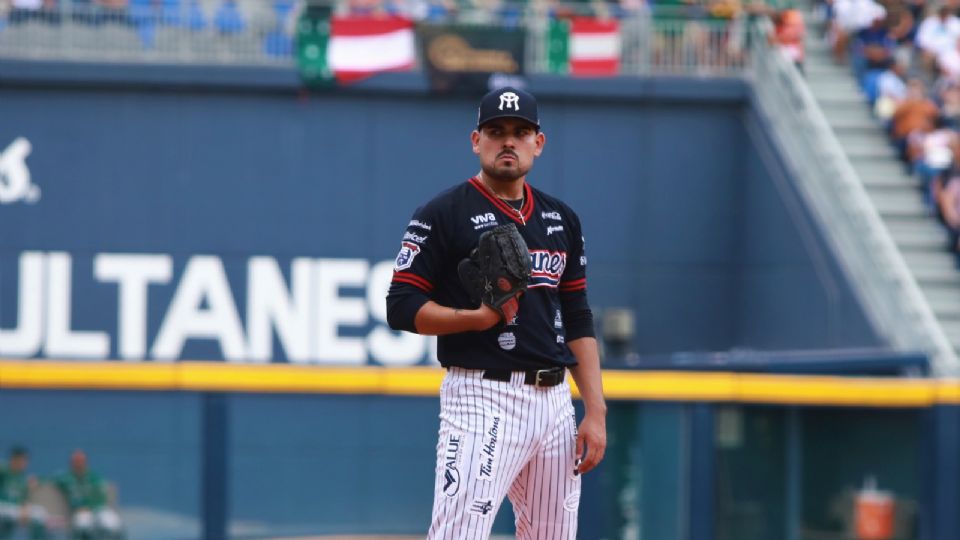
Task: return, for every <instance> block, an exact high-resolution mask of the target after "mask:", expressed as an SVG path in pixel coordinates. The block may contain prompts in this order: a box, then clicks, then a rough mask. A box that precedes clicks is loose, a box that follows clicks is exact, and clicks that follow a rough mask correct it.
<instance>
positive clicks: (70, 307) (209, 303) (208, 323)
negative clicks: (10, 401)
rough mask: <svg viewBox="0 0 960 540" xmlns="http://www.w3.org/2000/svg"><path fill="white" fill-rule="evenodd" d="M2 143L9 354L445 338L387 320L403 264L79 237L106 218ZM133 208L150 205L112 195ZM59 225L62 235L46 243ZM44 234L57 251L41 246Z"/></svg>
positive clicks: (368, 347) (375, 359) (223, 354)
mask: <svg viewBox="0 0 960 540" xmlns="http://www.w3.org/2000/svg"><path fill="white" fill-rule="evenodd" d="M5 142H7V141H0V146H2V147H3V148H4V149H3V150H2V153H0V220H9V221H4V223H13V225H8V226H7V227H6V228H7V232H8V234H6V235H4V238H3V239H0V240H2V242H3V243H4V244H5V245H4V246H3V249H2V250H0V359H17V358H58V359H76V360H123V361H178V360H225V361H228V362H250V363H267V362H289V363H296V364H337V365H345V364H346V365H358V364H378V365H416V364H424V363H430V362H434V361H435V357H436V354H435V343H436V340H435V339H431V338H427V337H423V336H419V335H414V334H410V333H406V332H395V331H392V330H390V329H389V327H388V326H387V323H386V306H385V301H384V298H385V297H386V294H387V290H388V288H389V284H390V279H391V275H392V272H393V267H394V264H395V261H394V260H392V259H389V260H380V261H377V260H369V259H366V258H362V257H353V258H348V257H335V256H329V257H308V256H302V257H301V256H296V255H293V256H284V257H282V258H279V257H275V256H268V255H256V254H236V253H228V254H222V255H215V254H208V253H189V252H186V253H185V252H184V251H185V250H184V249H176V248H178V247H179V246H173V247H174V248H175V249H172V250H169V252H129V251H128V252H114V251H98V250H89V249H85V248H84V247H81V246H78V244H79V243H82V242H81V241H80V239H82V238H83V237H84V236H86V233H88V232H89V230H90V229H94V228H98V225H96V223H95V221H96V219H98V216H96V215H91V214H90V213H86V212H70V213H66V212H64V211H63V210H62V209H58V208H57V206H58V203H57V202H56V198H57V194H56V193H54V194H53V197H54V200H52V201H51V202H50V203H49V204H45V201H43V200H42V199H41V185H40V184H41V182H42V181H41V180H40V179H38V178H37V177H36V176H35V175H32V171H31V159H30V155H31V151H32V149H33V143H32V142H31V141H30V140H29V139H28V138H26V137H22V136H20V137H16V138H14V139H13V140H12V141H11V142H8V143H7V144H6V145H5V146H4V145H3V143H5ZM38 168H39V167H38ZM58 170H60V169H58ZM44 187H46V186H44ZM55 191H58V190H55ZM88 191H89V190H88ZM184 197H186V195H184ZM174 200H176V198H174ZM67 203H68V204H69V205H70V206H71V207H73V209H76V208H77V207H81V208H82V207H83V205H81V204H77V203H71V202H70V201H67ZM125 204H129V205H134V206H137V205H141V204H147V205H149V204H151V201H138V200H127V201H125V200H122V199H121V200H117V199H110V203H109V205H110V207H111V208H112V207H113V205H125ZM164 211H170V209H168V208H167V209H164ZM100 217H102V216H100ZM211 217H212V219H211V221H216V219H217V216H211ZM107 221H109V219H107ZM65 222H69V223H65ZM31 223H37V224H39V225H37V226H35V227H32V226H31V225H30V224H31ZM71 223H72V225H71ZM51 224H55V225H56V226H55V227H53V228H55V229H57V231H58V232H57V234H56V235H51V236H53V237H54V238H53V239H52V240H51V239H49V238H48V239H45V240H43V241H39V240H37V238H39V237H40V236H42V235H41V234H40V233H39V232H38V230H39V229H41V228H42V227H43V226H48V225H51ZM151 227H153V228H155V227H154V226H153V225H151ZM63 231H66V232H67V234H64V232H63ZM108 232H109V237H108V236H107V235H104V236H103V237H99V238H95V241H101V242H103V243H104V244H107V245H109V244H110V243H111V242H110V241H111V240H113V237H122V236H125V235H128V234H129V231H126V230H124V228H123V227H116V226H114V227H111V228H110V229H109V230H108ZM203 232H204V229H203V228H199V229H198V230H197V235H202V234H203ZM38 242H39V243H40V244H43V245H46V246H49V249H31V247H32V246H35V245H37V243H38ZM136 242H137V239H133V240H132V241H131V243H136ZM59 246H63V247H62V248H60V247H59ZM254 249H255V248H254ZM394 253H395V251H394ZM383 254H384V255H389V254H390V253H389V252H384V253H383Z"/></svg>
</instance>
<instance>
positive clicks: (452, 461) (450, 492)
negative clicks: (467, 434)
mask: <svg viewBox="0 0 960 540" xmlns="http://www.w3.org/2000/svg"><path fill="white" fill-rule="evenodd" d="M462 441H463V435H462V434H461V433H459V432H456V431H455V432H453V433H450V434H449V435H447V448H446V449H445V450H444V452H443V493H444V495H446V496H447V497H453V496H454V495H456V494H457V492H458V491H460V454H461V452H460V446H461V442H462Z"/></svg>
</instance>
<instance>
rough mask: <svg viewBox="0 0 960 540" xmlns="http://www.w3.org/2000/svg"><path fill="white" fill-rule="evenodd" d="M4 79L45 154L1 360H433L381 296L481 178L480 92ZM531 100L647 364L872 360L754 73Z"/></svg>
mask: <svg viewBox="0 0 960 540" xmlns="http://www.w3.org/2000/svg"><path fill="white" fill-rule="evenodd" d="M2 67H3V69H4V70H5V73H6V76H5V77H4V78H3V79H2V81H3V82H0V118H2V119H3V121H2V122H0V147H7V145H11V146H10V147H9V148H8V150H7V154H12V153H13V151H12V150H11V149H12V148H14V146H15V145H12V142H13V141H15V140H18V139H19V140H21V141H22V140H26V141H28V142H29V146H30V148H31V149H32V151H31V152H30V153H29V155H26V156H25V158H24V159H22V160H21V163H24V164H25V165H26V170H27V171H28V173H29V175H30V176H29V177H30V179H31V181H32V184H33V185H34V186H35V187H36V190H35V191H34V192H33V193H32V195H33V196H34V197H35V198H31V197H30V196H27V194H26V193H27V191H28V190H21V191H23V193H22V194H21V195H22V196H21V197H19V198H16V197H8V200H9V202H8V204H4V205H3V206H2V207H0V208H2V210H0V230H3V231H5V234H3V235H0V357H62V358H90V359H116V358H123V359H128V360H144V359H147V360H150V359H162V360H169V359H213V360H216V359H227V360H230V361H256V362H263V361H292V362H297V363H353V364H362V363H376V364H388V365H396V364H415V363H422V362H425V361H427V359H428V358H429V357H430V352H429V349H430V348H429V346H428V344H427V342H426V340H423V339H421V338H418V337H414V336H398V335H396V334H394V333H391V332H389V331H388V330H387V329H386V326H385V324H384V322H383V320H384V313H383V311H384V310H383V306H382V301H381V299H382V297H383V294H384V292H385V287H386V283H387V281H388V280H389V275H390V267H391V260H392V258H393V256H394V255H395V253H396V251H397V249H398V246H399V241H400V235H401V233H402V230H403V227H404V225H405V224H406V221H407V220H408V219H409V216H410V214H411V213H412V211H413V210H414V208H415V207H416V206H417V205H418V204H420V203H422V202H423V201H424V200H426V199H427V198H428V197H429V196H431V195H432V194H434V193H436V192H437V191H439V190H440V189H443V188H444V187H446V186H449V185H450V184H452V183H455V182H460V181H464V180H465V179H466V178H468V177H469V176H471V175H472V174H474V173H475V172H476V170H477V163H476V157H475V156H473V155H472V153H471V152H470V148H469V141H468V134H469V131H470V129H471V126H472V124H473V122H474V121H475V120H474V115H475V103H474V102H475V100H474V99H473V98H461V97H435V96H431V95H429V94H427V93H426V92H424V91H422V90H418V89H416V85H415V84H413V83H412V82H411V77H413V76H407V77H406V78H405V77H404V76H400V75H398V76H396V77H393V78H389V77H388V78H385V81H386V82H381V83H378V84H379V86H378V85H377V84H372V83H371V84H368V85H367V86H365V87H361V88H359V89H354V90H352V91H351V90H344V91H335V92H329V93H321V94H314V95H307V94H300V93H298V92H297V88H296V85H295V81H285V80H280V81H276V82H275V83H274V84H273V86H269V85H267V84H266V83H265V82H264V81H263V80H260V79H257V78H256V76H257V75H258V73H259V72H253V73H252V74H250V73H245V72H238V73H235V74H232V76H233V79H230V78H227V77H226V76H225V75H223V74H221V73H219V72H215V73H213V74H207V73H206V72H190V71H187V72H186V73H182V72H180V71H177V72H175V73H176V74H177V76H171V77H170V80H172V81H175V84H174V83H172V82H168V84H166V85H157V84H156V81H154V80H151V79H150V76H152V77H155V76H156V75H155V74H154V73H153V72H151V71H149V69H141V70H135V69H133V68H126V71H124V68H122V67H113V68H110V67H100V68H96V69H93V68H91V69H92V71H89V72H82V71H81V72H79V73H77V72H69V73H68V74H60V73H59V72H58V71H56V70H55V69H54V68H52V67H48V69H49V71H43V70H42V69H41V68H38V67H37V66H36V65H31V64H4V65H3V66H2ZM28 68H29V69H28ZM73 69H74V70H76V69H77V68H75V67H74V68H73ZM111 69H112V70H113V71H111ZM38 70H39V71H40V73H38ZM128 71H129V72H128ZM111 73H113V75H111ZM44 74H46V75H45V76H44ZM84 74H86V78H85V77H84ZM191 76H192V77H193V79H192V81H193V82H192V84H187V83H188V82H190V81H191V79H190V77H191ZM264 77H265V78H266V79H267V81H268V82H269V81H271V79H270V78H269V77H267V76H266V75H264ZM225 78H226V81H225V80H224V79H225ZM122 80H126V83H125V84H120V82H118V81H122ZM230 81H232V82H233V83H234V85H233V86H230V85H228V84H227V83H228V82H230ZM255 83H256V84H259V85H260V86H257V85H256V84H255ZM532 89H533V90H535V91H538V92H539V93H540V95H541V102H542V105H541V106H542V109H543V111H542V117H543V123H544V129H545V132H546V134H547V146H546V150H545V153H544V155H543V157H542V158H540V160H539V161H538V163H537V164H536V166H535V168H534V171H533V173H532V175H531V178H530V180H531V182H532V183H533V184H535V185H537V186H538V187H540V188H542V189H544V190H546V191H548V192H551V193H554V194H556V195H558V196H560V197H561V198H563V199H565V200H567V201H568V202H569V203H570V204H571V205H572V206H573V207H574V208H575V209H576V210H577V211H578V212H579V213H580V215H581V217H582V221H583V223H584V229H585V235H586V238H587V245H588V252H589V253H588V255H589V257H590V262H591V265H590V269H589V290H590V296H591V300H592V302H593V305H594V307H595V308H596V310H597V311H598V313H601V312H602V311H603V310H604V309H606V308H610V307H628V308H631V309H633V310H635V312H636V315H637V324H636V337H635V341H634V343H633V349H634V350H635V351H636V352H638V353H640V354H641V355H662V354H670V353H673V352H677V351H717V350H728V349H765V350H777V349H781V350H782V349H816V348H841V347H857V346H874V345H878V344H880V341H879V340H878V338H877V336H876V335H875V334H874V333H873V331H872V330H871V328H870V327H869V324H868V323H867V321H866V318H865V317H864V315H863V313H862V311H861V309H860V308H859V305H858V303H857V301H856V300H855V298H854V297H853V296H852V294H851V291H850V288H849V286H848V284H847V283H846V282H845V279H844V277H843V275H842V273H841V272H840V271H839V270H838V268H837V266H836V264H835V262H834V260H833V257H832V254H831V253H829V251H828V250H827V249H826V248H825V244H824V242H823V239H822V236H821V232H820V231H818V230H817V228H816V227H815V226H813V224H812V223H811V220H810V217H809V214H808V212H807V211H806V210H805V209H804V207H803V205H802V203H801V202H800V201H799V199H798V197H797V194H796V192H795V191H794V190H793V189H792V187H791V185H790V181H789V177H788V175H787V174H786V173H785V172H784V171H783V169H782V166H781V163H780V161H779V159H778V158H777V155H776V154H775V153H774V152H773V150H772V147H771V145H770V144H769V140H768V136H767V133H766V132H765V130H764V127H763V125H762V123H761V122H760V121H759V120H758V117H757V116H756V114H755V113H754V112H753V111H752V109H751V106H750V101H749V91H748V88H747V86H746V85H745V84H744V83H743V82H741V81H738V80H726V81H723V80H717V81H710V80H693V79H690V80H686V79H675V80H657V81H647V80H626V79H625V80H616V81H601V82H594V83H592V84H591V83H590V82H589V81H578V82H576V83H571V84H567V83H564V82H563V80H562V79H543V80H534V81H533V86H532ZM8 157H9V156H8ZM21 176H22V174H21ZM21 270H23V272H21ZM31 276H32V277H31ZM38 295H41V296H43V297H44V298H45V299H46V300H45V301H43V302H41V301H40V299H41V296H38ZM29 305H32V306H36V307H37V309H33V310H29V309H27V310H23V308H24V307H25V306H29ZM21 310H23V311H21ZM609 361H610V362H611V365H616V364H617V362H618V360H617V359H615V358H611V359H609Z"/></svg>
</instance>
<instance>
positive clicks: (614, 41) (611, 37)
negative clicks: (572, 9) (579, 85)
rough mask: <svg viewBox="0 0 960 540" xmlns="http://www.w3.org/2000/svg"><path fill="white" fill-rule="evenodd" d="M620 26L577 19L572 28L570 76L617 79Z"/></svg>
mask: <svg viewBox="0 0 960 540" xmlns="http://www.w3.org/2000/svg"><path fill="white" fill-rule="evenodd" d="M620 49H621V42H620V23H619V21H617V20H616V19H606V20H600V19H594V18H592V17H575V18H574V19H573V21H572V24H571V26H570V53H569V54H570V73H571V74H572V75H582V76H596V75H616V74H617V73H619V71H620Z"/></svg>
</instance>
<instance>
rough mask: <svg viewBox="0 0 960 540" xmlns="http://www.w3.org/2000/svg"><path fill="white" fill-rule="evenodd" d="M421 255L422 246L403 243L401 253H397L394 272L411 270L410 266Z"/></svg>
mask: <svg viewBox="0 0 960 540" xmlns="http://www.w3.org/2000/svg"><path fill="white" fill-rule="evenodd" d="M419 254H420V246H418V245H417V244H414V243H413V242H401V243H400V253H397V260H396V262H395V263H394V265H393V271H394V272H399V271H401V270H406V269H407V268H410V265H412V264H413V259H415V258H416V257H417V255H419Z"/></svg>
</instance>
